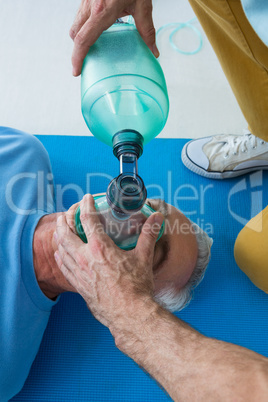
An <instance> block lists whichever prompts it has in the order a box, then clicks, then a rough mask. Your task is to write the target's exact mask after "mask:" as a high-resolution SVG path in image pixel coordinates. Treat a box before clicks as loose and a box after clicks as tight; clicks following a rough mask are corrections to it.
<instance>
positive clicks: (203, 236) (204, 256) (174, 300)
mask: <svg viewBox="0 0 268 402" xmlns="http://www.w3.org/2000/svg"><path fill="white" fill-rule="evenodd" d="M189 221H190V219H189ZM190 222H191V224H192V228H193V229H194V232H195V236H196V241H197V247H198V256H197V261H196V265H195V268H194V270H193V273H192V275H191V277H190V279H189V281H188V282H187V283H186V285H185V286H184V287H183V288H182V289H179V290H176V289H174V288H172V287H167V288H165V289H162V290H161V291H160V292H159V293H158V294H156V295H155V300H156V302H157V303H158V304H160V305H161V306H163V307H164V308H166V309H167V310H169V311H171V312H174V311H180V310H182V309H183V308H185V307H186V306H188V304H189V303H190V301H191V300H192V297H193V293H194V289H195V288H196V287H197V286H198V285H199V284H200V282H201V281H202V279H203V278H204V275H205V271H206V268H207V266H208V263H209V260H210V249H211V246H212V243H213V240H212V238H210V237H209V236H208V235H207V233H206V232H205V231H204V230H202V229H201V228H200V227H199V226H198V225H196V223H194V222H192V221H190Z"/></svg>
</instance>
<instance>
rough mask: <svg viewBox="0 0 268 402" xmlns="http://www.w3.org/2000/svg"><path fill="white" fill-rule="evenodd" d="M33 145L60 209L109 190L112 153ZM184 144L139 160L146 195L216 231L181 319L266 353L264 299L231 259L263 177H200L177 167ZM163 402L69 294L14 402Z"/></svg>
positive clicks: (60, 142)
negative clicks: (46, 164)
mask: <svg viewBox="0 0 268 402" xmlns="http://www.w3.org/2000/svg"><path fill="white" fill-rule="evenodd" d="M38 138H39V139H40V141H41V142H42V143H43V144H44V146H45V148H46V149H47V150H48V153H49V155H50V159H51V163H52V169H53V173H54V179H55V185H56V195H57V209H58V210H63V208H65V209H68V208H69V207H70V206H71V205H72V204H73V203H75V202H77V201H78V200H80V199H81V198H82V196H83V194H84V193H85V192H86V191H90V192H92V193H99V192H103V191H105V190H106V188H107V185H108V183H109V180H111V179H112V178H113V177H115V176H116V175H117V174H118V170H119V164H118V161H117V160H116V158H115V157H114V156H113V153H112V149H111V148H109V147H108V146H106V145H104V144H102V143H101V142H99V141H97V140H96V139H95V138H91V137H69V136H68V137H62V136H38ZM185 142H186V140H181V139H176V140H171V139H155V140H153V141H151V143H150V144H148V145H147V146H146V147H145V149H144V154H143V156H142V157H141V158H140V160H139V174H140V175H141V177H142V178H143V179H144V182H145V184H146V186H147V190H148V196H149V197H152V196H154V197H157V198H159V197H164V198H165V199H166V201H167V202H169V203H171V204H173V205H175V206H178V207H179V208H180V209H181V210H182V211H183V212H184V213H185V214H186V215H187V216H188V217H189V218H190V219H192V220H193V221H195V222H197V223H198V224H199V225H200V226H201V227H202V228H203V229H205V230H207V231H208V233H209V234H211V233H212V232H213V234H212V237H213V239H214V244H213V248H212V259H211V262H210V264H209V267H208V270H207V274H206V275H205V278H204V280H203V282H202V283H201V285H200V286H199V287H198V288H197V289H196V291H195V297H194V300H193V301H192V302H191V303H190V305H189V306H188V307H187V308H186V309H185V310H184V311H182V312H181V313H178V317H180V318H181V319H183V320H185V321H186V322H188V323H189V324H190V325H192V326H193V327H194V328H196V329H197V330H198V331H200V332H202V333H203V334H205V335H207V336H210V337H215V338H217V339H221V340H224V341H227V342H233V343H236V344H238V345H241V346H245V347H247V348H249V349H252V350H254V351H256V352H258V353H261V354H263V355H265V356H268V336H267V334H268V295H266V294H265V293H264V292H262V291H260V290H259V289H257V288H256V287H255V286H254V285H253V284H252V283H251V282H250V281H249V279H248V278H247V277H246V276H245V275H244V274H243V273H242V272H241V271H240V270H239V268H238V267H237V266H236V264H235V260H234V257H233V246H234V242H235V239H236V236H237V234H238V233H239V231H240V230H241V229H242V227H243V224H244V223H245V222H246V221H247V220H248V219H250V217H252V216H254V215H256V214H257V213H258V212H259V211H260V210H261V209H263V208H264V207H265V206H266V205H267V204H268V194H267V188H268V172H264V173H262V172H256V173H254V174H250V175H247V176H242V177H239V178H237V179H229V180H224V181H215V180H214V181H212V180H208V179H205V178H202V177H199V176H197V175H196V174H194V173H192V172H190V171H189V170H187V169H186V168H185V167H184V165H183V164H182V162H181V158H180V154H181V150H182V147H183V145H184V144H185ZM137 314H138V312H137ZM163 342H165V339H163ZM193 386H194V384H193ZM168 400H170V398H169V397H168V396H167V395H166V394H165V392H163V390H161V389H160V388H159V386H158V385H157V384H156V383H155V382H154V380H152V379H151V378H150V377H149V376H148V375H147V374H146V373H145V372H143V371H142V370H141V369H140V368H139V367H138V366H137V365H136V364H135V363H134V362H133V361H131V360H130V359H129V358H128V357H126V356H124V355H123V354H122V353H121V352H119V351H118V350H117V349H116V347H115V345H114V341H113V338H112V336H111V335H110V333H109V331H108V330H107V329H106V328H105V327H104V326H102V325H101V324H99V323H98V322H97V321H96V320H95V319H94V317H93V316H92V315H91V313H90V312H89V311H88V309H87V307H86V305H85V303H84V301H83V299H82V298H81V297H80V296H79V295H76V294H71V293H70V294H64V295H62V297H61V299H60V301H59V303H58V304H57V305H56V307H54V309H53V311H52V314H51V318H50V321H49V324H48V327H47V330H46V332H45V335H44V338H43V342H42V344H41V347H40V350H39V353H38V355H37V357H36V359H35V362H34V364H33V366H32V369H31V372H30V375H29V377H28V379H27V381H26V384H25V386H24V388H23V390H22V391H21V392H20V394H18V395H17V396H16V397H15V398H13V399H12V401H27V402H29V401H46V402H48V401H53V402H55V401H64V402H67V401H72V402H74V401H90V402H97V401H98V402H103V401H116V402H119V401H124V402H131V401H133V402H147V401H150V402H156V401H168Z"/></svg>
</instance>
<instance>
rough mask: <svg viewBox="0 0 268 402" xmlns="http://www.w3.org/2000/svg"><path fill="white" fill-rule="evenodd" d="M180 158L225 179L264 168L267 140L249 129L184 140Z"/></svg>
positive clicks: (267, 159)
mask: <svg viewBox="0 0 268 402" xmlns="http://www.w3.org/2000/svg"><path fill="white" fill-rule="evenodd" d="M181 158H182V162H183V163H184V165H185V166H186V167H187V168H188V169H190V170H192V172H194V173H196V174H199V175H201V176H204V177H208V178H210V179H227V178H230V177H236V176H240V175H242V174H245V173H248V172H252V171H254V170H264V169H268V143H267V142H265V141H263V140H262V139H260V138H258V137H255V135H253V134H251V133H246V134H244V135H233V134H220V135H215V136H212V137H205V138H199V139H197V140H192V141H189V142H187V143H186V144H185V145H184V147H183V149H182V153H181Z"/></svg>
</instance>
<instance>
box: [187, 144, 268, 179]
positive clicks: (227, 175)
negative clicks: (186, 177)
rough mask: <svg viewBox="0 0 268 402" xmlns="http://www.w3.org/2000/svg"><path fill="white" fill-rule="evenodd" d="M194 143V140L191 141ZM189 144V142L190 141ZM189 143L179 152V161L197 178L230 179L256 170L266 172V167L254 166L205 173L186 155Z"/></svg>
mask: <svg viewBox="0 0 268 402" xmlns="http://www.w3.org/2000/svg"><path fill="white" fill-rule="evenodd" d="M193 141H194V140H193ZM190 142H191V141H190ZM190 142H187V143H186V144H185V145H184V147H183V148H182V151H181V160H182V163H183V164H184V166H186V167H187V168H188V169H189V170H191V171H192V172H194V173H196V174H198V175H199V176H203V177H207V178H208V179H216V180H222V179H231V178H232V177H238V176H242V175H243V174H247V173H250V172H255V171H257V170H268V167H267V166H256V167H250V168H247V169H240V170H227V171H225V172H216V171H207V170H205V169H203V168H202V167H201V166H199V165H197V164H196V163H194V162H193V161H192V160H191V159H190V157H189V155H188V154H187V147H188V144H189V143H190Z"/></svg>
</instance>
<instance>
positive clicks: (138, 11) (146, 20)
mask: <svg viewBox="0 0 268 402" xmlns="http://www.w3.org/2000/svg"><path fill="white" fill-rule="evenodd" d="M152 12H153V7H152V2H151V1H146V4H144V2H143V1H138V2H137V4H136V6H135V12H134V14H133V17H134V19H135V24H136V27H137V30H138V31H139V33H140V35H141V37H142V39H143V40H144V42H145V43H146V45H147V46H148V47H149V49H150V50H151V51H152V53H153V54H154V55H155V57H159V51H158V49H157V46H156V43H155V28H154V23H153V16H152Z"/></svg>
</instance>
